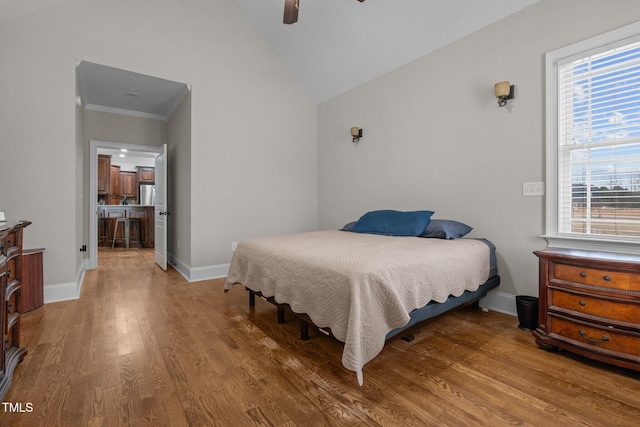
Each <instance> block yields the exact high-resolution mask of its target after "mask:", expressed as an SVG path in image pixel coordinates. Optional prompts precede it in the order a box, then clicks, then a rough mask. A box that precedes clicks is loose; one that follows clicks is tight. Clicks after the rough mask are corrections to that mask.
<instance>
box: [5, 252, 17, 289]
mask: <svg viewBox="0 0 640 427" xmlns="http://www.w3.org/2000/svg"><path fill="white" fill-rule="evenodd" d="M15 278H16V258H11V259H10V260H9V262H7V283H11V282H12V281H13V280H15Z"/></svg>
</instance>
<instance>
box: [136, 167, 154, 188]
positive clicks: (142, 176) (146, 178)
mask: <svg viewBox="0 0 640 427" xmlns="http://www.w3.org/2000/svg"><path fill="white" fill-rule="evenodd" d="M137 170H138V182H139V183H140V184H155V180H156V176H155V175H156V173H155V172H156V171H155V168H151V167H146V166H138V167H137Z"/></svg>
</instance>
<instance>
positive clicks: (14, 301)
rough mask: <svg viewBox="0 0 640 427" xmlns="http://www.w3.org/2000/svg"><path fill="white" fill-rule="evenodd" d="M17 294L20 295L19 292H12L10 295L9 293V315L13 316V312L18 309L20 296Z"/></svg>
mask: <svg viewBox="0 0 640 427" xmlns="http://www.w3.org/2000/svg"><path fill="white" fill-rule="evenodd" d="M16 289H17V288H16ZM17 295H18V293H17V292H11V294H10V295H7V316H11V315H12V314H13V313H15V312H16V311H18V296H17Z"/></svg>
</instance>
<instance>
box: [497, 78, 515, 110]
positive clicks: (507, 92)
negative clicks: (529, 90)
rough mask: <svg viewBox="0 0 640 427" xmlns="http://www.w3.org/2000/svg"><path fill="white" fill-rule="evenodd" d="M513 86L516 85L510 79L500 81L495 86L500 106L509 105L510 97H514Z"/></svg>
mask: <svg viewBox="0 0 640 427" xmlns="http://www.w3.org/2000/svg"><path fill="white" fill-rule="evenodd" d="M513 88H514V86H513V85H511V84H509V82H508V81H504V82H498V83H496V84H495V85H494V86H493V92H494V93H495V94H496V98H498V106H499V107H504V106H505V105H507V100H508V99H513Z"/></svg>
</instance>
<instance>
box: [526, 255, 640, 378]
mask: <svg viewBox="0 0 640 427" xmlns="http://www.w3.org/2000/svg"><path fill="white" fill-rule="evenodd" d="M534 253H535V254H536V255H537V256H538V258H539V266H540V272H539V280H540V282H539V287H540V289H539V291H540V293H539V297H540V306H539V307H540V308H539V310H540V311H539V316H538V328H537V329H536V330H535V331H534V332H533V335H534V337H535V339H536V342H537V344H538V345H539V346H540V347H541V348H543V349H547V350H550V349H555V348H562V349H565V350H568V351H572V352H575V353H578V354H581V355H583V356H586V357H589V358H592V359H596V360H599V361H602V362H607V363H611V364H614V365H617V366H622V367H625V368H630V369H635V370H640V256H633V255H622V254H613V253H604V252H595V251H584V250H573V249H560V248H547V249H544V250H542V251H537V252H534Z"/></svg>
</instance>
